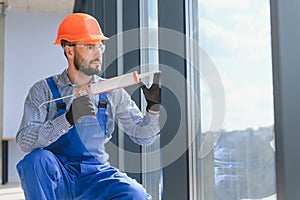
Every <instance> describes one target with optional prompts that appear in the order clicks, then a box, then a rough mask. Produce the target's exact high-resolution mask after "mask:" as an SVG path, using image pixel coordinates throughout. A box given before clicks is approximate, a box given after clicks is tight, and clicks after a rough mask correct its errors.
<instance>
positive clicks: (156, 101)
mask: <svg viewBox="0 0 300 200" xmlns="http://www.w3.org/2000/svg"><path fill="white" fill-rule="evenodd" d="M159 80H160V73H159V72H158V73H155V74H154V76H153V83H152V85H151V87H150V88H147V87H146V85H145V84H144V83H143V82H140V83H139V85H140V88H141V89H142V90H143V93H144V96H145V99H146V101H147V108H146V110H147V111H148V112H149V110H151V111H159V107H160V103H161V97H160V96H161V94H160V93H161V88H160V85H159Z"/></svg>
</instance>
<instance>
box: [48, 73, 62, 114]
mask: <svg viewBox="0 0 300 200" xmlns="http://www.w3.org/2000/svg"><path fill="white" fill-rule="evenodd" d="M46 81H47V83H48V85H49V88H50V90H51V92H52V96H53V98H54V99H57V98H60V97H61V95H60V93H59V91H58V88H57V86H56V84H55V82H54V80H53V77H52V76H50V77H48V78H46ZM55 103H56V107H57V112H58V114H57V116H60V115H62V114H64V113H65V112H66V103H65V102H63V100H62V99H60V100H56V101H55Z"/></svg>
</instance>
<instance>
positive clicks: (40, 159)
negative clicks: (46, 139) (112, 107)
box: [17, 77, 151, 200]
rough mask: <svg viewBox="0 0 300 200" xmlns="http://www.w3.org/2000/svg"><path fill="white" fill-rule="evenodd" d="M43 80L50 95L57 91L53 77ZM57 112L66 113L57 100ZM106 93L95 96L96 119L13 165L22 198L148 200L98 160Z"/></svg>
mask: <svg viewBox="0 0 300 200" xmlns="http://www.w3.org/2000/svg"><path fill="white" fill-rule="evenodd" d="M47 83H48V85H49V87H50V89H51V92H52V95H53V97H54V98H59V97H60V93H59V91H58V89H57V87H56V84H55V83H54V81H53V79H52V78H51V77H50V78H47ZM56 103H57V108H58V115H62V114H64V113H65V112H66V110H65V106H62V105H63V102H62V100H60V101H57V102H56ZM105 109H106V95H105V94H101V95H99V106H98V113H97V119H94V118H92V117H89V116H87V117H84V118H83V120H82V122H81V123H78V124H76V125H75V126H73V127H72V128H71V129H70V130H69V131H68V133H66V134H64V135H62V136H61V137H60V138H59V139H58V140H57V141H55V142H54V143H52V144H50V145H49V146H47V147H45V148H43V149H36V150H34V151H32V152H30V153H29V154H27V155H26V156H25V157H24V158H23V160H21V161H20V162H19V163H18V165H17V170H18V173H19V176H20V179H21V184H22V188H23V190H24V194H25V197H26V199H32V200H38V199H43V200H44V199H49V200H55V199H59V200H63V199H90V200H96V199H101V200H102V199H103V200H106V199H107V200H109V199H120V200H121V199H122V200H144V199H145V200H146V199H151V196H150V195H148V194H147V193H146V191H145V189H144V188H143V187H142V186H141V185H140V184H139V183H137V182H136V181H135V180H134V179H131V178H129V177H128V176H127V175H126V174H125V173H122V172H120V171H119V170H118V169H116V168H114V167H112V166H110V165H109V164H108V163H102V162H100V160H101V158H102V156H104V140H105V139H106V134H105V132H106V131H105V130H106V127H105V126H106V117H107V116H106V113H105Z"/></svg>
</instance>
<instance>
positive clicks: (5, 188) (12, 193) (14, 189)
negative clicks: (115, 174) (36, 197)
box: [0, 183, 25, 200]
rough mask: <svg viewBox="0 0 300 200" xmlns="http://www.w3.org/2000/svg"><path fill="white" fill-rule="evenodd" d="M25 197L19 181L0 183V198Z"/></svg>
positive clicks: (10, 199)
mask: <svg viewBox="0 0 300 200" xmlns="http://www.w3.org/2000/svg"><path fill="white" fill-rule="evenodd" d="M21 199H23V200H24V199H25V197H24V194H23V190H22V188H21V186H20V183H8V184H5V185H2V184H1V185H0V200H21Z"/></svg>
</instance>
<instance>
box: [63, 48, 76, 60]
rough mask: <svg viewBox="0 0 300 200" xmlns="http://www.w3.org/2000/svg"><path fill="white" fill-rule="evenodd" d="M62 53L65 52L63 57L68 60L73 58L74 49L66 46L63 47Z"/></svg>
mask: <svg viewBox="0 0 300 200" xmlns="http://www.w3.org/2000/svg"><path fill="white" fill-rule="evenodd" d="M64 51H65V55H66V57H67V58H68V59H69V58H73V57H74V48H73V47H72V46H68V45H66V46H65V47H64Z"/></svg>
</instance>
